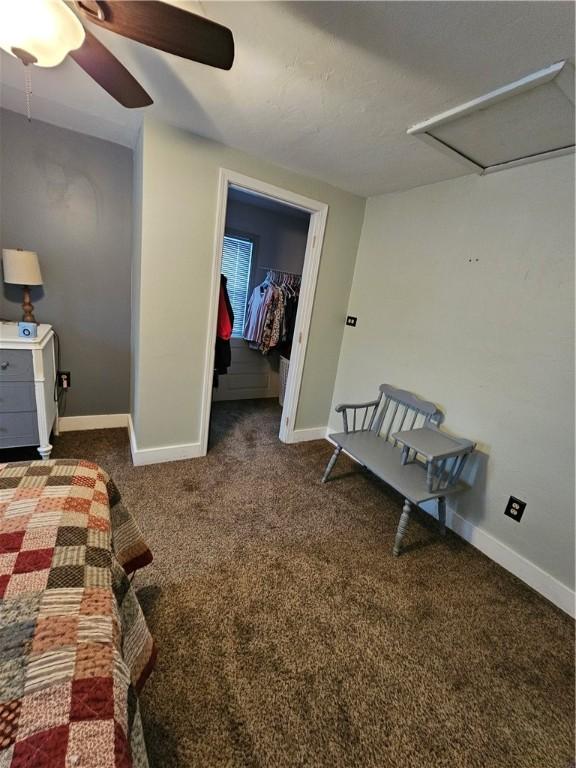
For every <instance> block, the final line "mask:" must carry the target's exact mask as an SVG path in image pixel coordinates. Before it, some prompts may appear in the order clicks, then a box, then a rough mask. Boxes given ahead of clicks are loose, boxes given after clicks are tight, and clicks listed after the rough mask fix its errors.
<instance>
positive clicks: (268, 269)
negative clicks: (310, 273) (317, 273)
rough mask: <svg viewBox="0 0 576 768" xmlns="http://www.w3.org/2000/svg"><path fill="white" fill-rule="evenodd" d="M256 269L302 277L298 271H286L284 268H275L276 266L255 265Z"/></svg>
mask: <svg viewBox="0 0 576 768" xmlns="http://www.w3.org/2000/svg"><path fill="white" fill-rule="evenodd" d="M256 269H263V270H264V271H265V272H276V273H277V274H279V275H294V277H302V275H301V274H300V272H287V271H286V270H285V269H276V267H256Z"/></svg>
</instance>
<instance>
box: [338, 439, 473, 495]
mask: <svg viewBox="0 0 576 768" xmlns="http://www.w3.org/2000/svg"><path fill="white" fill-rule="evenodd" d="M329 439H330V440H332V441H334V442H335V443H336V445H339V446H340V447H341V448H342V450H343V451H345V452H346V453H347V454H348V455H349V456H351V457H352V458H353V459H356V461H358V462H359V463H360V464H362V465H363V466H364V467H366V468H367V469H369V470H370V471H371V472H373V473H374V474H375V475H376V476H377V477H379V478H380V479H381V480H383V481H384V482H385V483H387V484H388V485H390V486H392V488H394V490H396V491H398V493H400V494H402V496H404V497H405V498H406V499H409V500H410V501H411V502H412V503H413V504H421V503H422V502H424V501H428V500H429V499H436V498H438V497H440V496H446V495H447V494H449V493H456V492H458V491H463V490H465V489H466V488H467V487H468V486H467V485H466V484H465V483H463V482H461V481H460V482H458V483H456V484H455V485H453V486H452V487H451V488H449V489H444V490H440V491H429V490H428V487H427V483H426V469H425V467H424V466H423V465H422V464H419V463H418V464H416V463H412V464H406V465H402V464H401V462H400V451H399V449H398V448H397V447H394V445H393V444H392V443H390V442H388V441H387V440H383V439H382V438H381V437H380V436H379V435H378V434H376V432H367V431H366V432H337V433H335V434H332V435H330V436H329Z"/></svg>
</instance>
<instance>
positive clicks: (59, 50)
mask: <svg viewBox="0 0 576 768" xmlns="http://www.w3.org/2000/svg"><path fill="white" fill-rule="evenodd" d="M85 36H86V35H85V32H84V27H83V26H82V24H81V23H80V21H79V19H78V18H77V17H76V16H75V14H74V13H73V12H72V11H71V10H70V8H68V7H67V6H66V5H65V4H64V3H63V1H62V0H0V48H2V49H3V50H4V51H6V52H7V53H9V54H10V55H11V56H15V55H16V54H15V53H14V51H13V50H12V49H13V48H15V49H21V50H23V51H25V52H26V53H29V54H31V55H32V56H34V58H35V59H36V61H35V62H33V63H34V64H37V65H38V66H40V67H55V66H57V65H58V64H60V63H61V62H62V61H63V60H64V58H65V57H66V55H67V54H68V53H70V51H73V50H75V49H76V48H80V46H81V45H82V43H83V42H84V38H85Z"/></svg>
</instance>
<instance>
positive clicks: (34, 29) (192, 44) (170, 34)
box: [0, 0, 234, 108]
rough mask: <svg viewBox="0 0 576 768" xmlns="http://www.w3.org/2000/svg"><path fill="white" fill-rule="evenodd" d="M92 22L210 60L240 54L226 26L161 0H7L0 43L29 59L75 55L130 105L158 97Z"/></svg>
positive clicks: (54, 60)
mask: <svg viewBox="0 0 576 768" xmlns="http://www.w3.org/2000/svg"><path fill="white" fill-rule="evenodd" d="M72 9H73V10H72ZM86 22H88V23H89V24H95V25H96V26H98V27H102V28H103V29H107V30H110V31H111V32H116V33H117V34H119V35H122V36H123V37H128V38H130V39H131V40H136V41H137V42H139V43H143V44H144V45H148V46H151V47H152V48H158V49H159V50H161V51H167V52H168V53H172V54H174V55H176V56H181V57H182V58H185V59H190V60H191V61H198V62H200V63H201V64H207V65H208V66H210V67H218V68H219V69H230V67H231V66H232V63H233V61H234V38H233V37H232V32H231V31H230V30H229V29H228V28H227V27H223V26H222V25H220V24H216V23H215V22H214V21H210V20H209V19H206V18H204V17H203V16H198V15H196V14H194V13H189V12H188V11H185V10H184V9H182V8H178V7H175V6H173V5H168V4H167V3H163V2H156V0H73V2H72V1H71V2H65V1H64V0H0V48H2V49H3V50H5V51H6V52H7V53H9V54H11V55H12V56H15V57H17V58H19V59H20V60H21V61H22V62H23V64H24V65H26V67H28V66H29V65H30V64H35V65H36V66H39V67H55V66H57V65H58V64H60V63H61V62H62V61H63V60H64V59H65V58H66V56H70V57H71V58H72V59H73V60H74V61H75V62H76V63H77V64H78V65H79V66H80V67H82V69H83V70H84V71H85V72H87V73H88V74H89V75H90V77H91V78H92V79H93V80H95V81H96V82H97V83H98V84H99V85H100V86H102V88H104V90H105V91H107V92H108V93H109V94H110V95H111V96H112V97H113V98H114V99H116V101H118V102H120V104H122V105H123V106H125V107H129V108H133V107H146V106H148V105H150V104H152V103H153V102H152V99H151V97H150V96H149V95H148V93H146V91H145V90H144V88H143V87H142V86H141V85H140V83H139V82H138V81H137V80H136V79H135V78H134V77H133V76H132V75H131V74H130V72H129V71H128V70H127V69H126V67H125V66H124V65H123V64H121V63H120V61H118V59H117V58H116V57H115V56H114V55H113V54H112V53H111V52H110V51H109V50H108V48H106V46H105V45H103V44H102V43H101V42H100V41H99V40H98V38H97V37H96V36H95V35H93V34H92V33H91V32H90V30H89V28H88V27H87V26H85V25H86ZM27 83H28V78H27Z"/></svg>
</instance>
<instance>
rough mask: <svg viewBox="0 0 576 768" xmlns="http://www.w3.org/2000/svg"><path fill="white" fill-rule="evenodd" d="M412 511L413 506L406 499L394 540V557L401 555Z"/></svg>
mask: <svg viewBox="0 0 576 768" xmlns="http://www.w3.org/2000/svg"><path fill="white" fill-rule="evenodd" d="M410 510H411V504H410V502H409V501H408V499H405V500H404V507H403V509H402V514H401V515H400V522H399V523H398V530H397V531H396V539H395V540H394V549H393V550H392V553H393V555H394V557H398V555H399V554H400V545H401V544H402V539H403V538H404V533H405V531H406V528H407V527H408V521H409V520H410Z"/></svg>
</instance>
